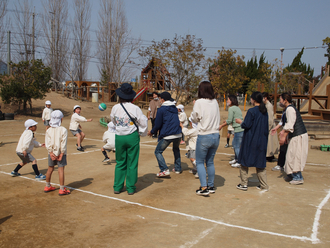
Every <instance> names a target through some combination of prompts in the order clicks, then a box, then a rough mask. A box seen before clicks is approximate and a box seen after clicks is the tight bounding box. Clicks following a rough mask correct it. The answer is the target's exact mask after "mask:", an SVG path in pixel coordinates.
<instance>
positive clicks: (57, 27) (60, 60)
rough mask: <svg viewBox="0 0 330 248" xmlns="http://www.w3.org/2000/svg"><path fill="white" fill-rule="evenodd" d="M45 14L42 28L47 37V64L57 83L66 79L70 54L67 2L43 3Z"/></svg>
mask: <svg viewBox="0 0 330 248" xmlns="http://www.w3.org/2000/svg"><path fill="white" fill-rule="evenodd" d="M42 4H43V7H44V14H43V18H42V28H43V32H44V35H45V43H46V44H45V46H44V50H45V53H46V57H45V63H46V64H47V65H49V66H50V67H51V69H52V77H53V78H54V79H56V80H57V81H63V80H64V79H65V74H64V70H65V69H64V67H65V65H66V63H65V62H66V59H67V58H66V54H67V53H68V52H69V30H68V28H67V26H66V22H67V20H68V9H69V8H68V2H67V0H47V1H46V0H45V1H42Z"/></svg>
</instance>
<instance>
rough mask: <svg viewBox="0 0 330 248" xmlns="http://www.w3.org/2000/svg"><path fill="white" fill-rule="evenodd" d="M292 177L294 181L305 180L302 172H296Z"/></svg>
mask: <svg viewBox="0 0 330 248" xmlns="http://www.w3.org/2000/svg"><path fill="white" fill-rule="evenodd" d="M291 175H292V180H294V181H301V180H304V178H303V176H302V174H301V171H298V172H296V173H295V172H294V173H292V174H291Z"/></svg>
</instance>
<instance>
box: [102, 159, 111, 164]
mask: <svg viewBox="0 0 330 248" xmlns="http://www.w3.org/2000/svg"><path fill="white" fill-rule="evenodd" d="M109 161H110V158H105V159H103V161H102V162H103V163H105V162H109Z"/></svg>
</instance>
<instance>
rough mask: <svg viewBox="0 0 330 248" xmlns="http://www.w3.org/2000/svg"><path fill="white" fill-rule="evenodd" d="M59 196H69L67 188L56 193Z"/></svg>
mask: <svg viewBox="0 0 330 248" xmlns="http://www.w3.org/2000/svg"><path fill="white" fill-rule="evenodd" d="M58 194H59V195H69V194H71V192H70V190H68V189H67V188H64V190H61V189H60V191H59V192H58Z"/></svg>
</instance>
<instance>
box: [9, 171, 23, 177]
mask: <svg viewBox="0 0 330 248" xmlns="http://www.w3.org/2000/svg"><path fill="white" fill-rule="evenodd" d="M10 175H11V176H12V177H19V176H20V175H21V174H20V173H18V172H15V171H12V172H11V173H10Z"/></svg>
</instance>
